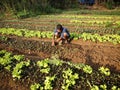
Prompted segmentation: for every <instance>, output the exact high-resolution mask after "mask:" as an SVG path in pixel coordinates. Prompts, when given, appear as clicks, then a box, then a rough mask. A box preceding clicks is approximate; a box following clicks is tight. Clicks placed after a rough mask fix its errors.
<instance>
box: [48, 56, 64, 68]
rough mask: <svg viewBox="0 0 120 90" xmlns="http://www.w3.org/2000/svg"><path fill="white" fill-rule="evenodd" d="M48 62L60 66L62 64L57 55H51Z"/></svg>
mask: <svg viewBox="0 0 120 90" xmlns="http://www.w3.org/2000/svg"><path fill="white" fill-rule="evenodd" d="M49 64H53V65H56V66H61V65H62V64H63V61H62V60H60V59H59V57H58V55H53V56H52V57H51V59H50V60H49Z"/></svg>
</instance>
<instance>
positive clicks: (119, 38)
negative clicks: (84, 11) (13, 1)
mask: <svg viewBox="0 0 120 90" xmlns="http://www.w3.org/2000/svg"><path fill="white" fill-rule="evenodd" d="M0 33H1V34H8V35H16V36H21V37H27V38H30V37H38V38H52V34H53V32H50V31H49V32H48V31H47V32H40V31H32V30H25V29H14V28H8V29H7V28H1V29H0ZM71 37H74V39H75V40H76V39H79V38H83V40H85V41H86V40H91V41H93V42H97V41H99V42H111V43H113V44H115V45H116V44H119V43H120V35H110V34H106V35H103V36H100V35H99V34H91V33H83V34H76V33H71Z"/></svg>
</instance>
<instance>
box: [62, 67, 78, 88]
mask: <svg viewBox="0 0 120 90" xmlns="http://www.w3.org/2000/svg"><path fill="white" fill-rule="evenodd" d="M63 78H64V80H63V84H62V89H63V90H69V87H70V86H72V85H75V83H76V82H75V80H76V79H78V78H79V77H78V74H77V73H74V74H73V71H72V70H71V69H70V68H68V70H64V71H63Z"/></svg>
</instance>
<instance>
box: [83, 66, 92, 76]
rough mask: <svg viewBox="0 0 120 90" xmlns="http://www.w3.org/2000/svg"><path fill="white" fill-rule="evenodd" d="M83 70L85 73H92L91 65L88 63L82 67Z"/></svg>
mask: <svg viewBox="0 0 120 90" xmlns="http://www.w3.org/2000/svg"><path fill="white" fill-rule="evenodd" d="M83 71H84V72H85V73H88V74H92V67H91V66H88V65H85V66H84V67H83Z"/></svg>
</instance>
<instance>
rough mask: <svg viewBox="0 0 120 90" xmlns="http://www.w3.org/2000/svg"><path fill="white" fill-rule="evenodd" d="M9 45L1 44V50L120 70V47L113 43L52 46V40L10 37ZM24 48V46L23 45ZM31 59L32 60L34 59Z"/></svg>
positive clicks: (73, 42) (76, 42)
mask: <svg viewBox="0 0 120 90" xmlns="http://www.w3.org/2000/svg"><path fill="white" fill-rule="evenodd" d="M9 38H10V39H9V41H8V42H9V43H11V45H10V44H8V43H7V44H6V43H1V44H0V49H7V50H9V51H14V52H15V53H18V54H19V53H20V54H26V56H29V57H31V56H30V55H32V57H33V56H34V57H36V58H38V57H40V58H41V59H43V58H47V57H51V55H53V54H58V55H59V57H60V58H62V59H64V60H70V61H72V62H75V63H76V62H80V63H86V64H90V65H92V66H95V67H96V66H98V65H104V66H108V67H110V68H111V69H112V70H113V71H114V70H117V71H119V70H120V67H119V66H120V62H119V61H120V54H119V53H120V45H119V44H118V45H113V44H112V43H99V42H97V43H95V42H91V41H83V40H73V41H72V42H71V44H65V45H61V46H59V45H58V46H55V47H52V46H51V40H50V39H38V38H21V37H16V36H10V37H9ZM21 42H22V44H23V46H22V44H21ZM29 46H30V47H29ZM32 57H31V58H32Z"/></svg>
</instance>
